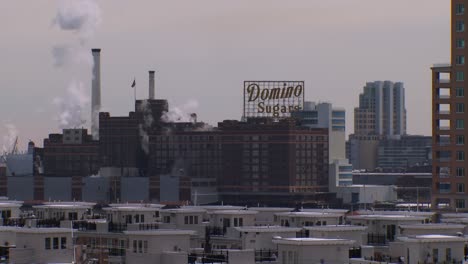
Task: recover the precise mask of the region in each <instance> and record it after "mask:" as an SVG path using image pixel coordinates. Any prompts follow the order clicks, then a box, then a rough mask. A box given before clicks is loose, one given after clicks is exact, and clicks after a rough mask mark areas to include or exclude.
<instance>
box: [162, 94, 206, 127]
mask: <svg viewBox="0 0 468 264" xmlns="http://www.w3.org/2000/svg"><path fill="white" fill-rule="evenodd" d="M197 108H198V101H196V100H193V99H191V100H189V101H187V103H185V104H183V105H181V106H177V107H173V108H171V109H169V111H168V112H165V113H164V114H163V115H162V117H161V121H163V122H166V123H174V122H194V118H193V116H192V114H193V113H194V112H195V111H193V110H195V109H197Z"/></svg>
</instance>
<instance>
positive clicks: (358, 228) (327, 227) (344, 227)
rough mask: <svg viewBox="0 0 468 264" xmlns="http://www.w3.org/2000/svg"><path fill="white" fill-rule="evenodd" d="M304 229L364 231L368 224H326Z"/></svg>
mask: <svg viewBox="0 0 468 264" xmlns="http://www.w3.org/2000/svg"><path fill="white" fill-rule="evenodd" d="M303 228H304V229H307V230H313V231H327V232H341V231H364V230H366V229H367V226H357V225H324V226H304V227H303Z"/></svg>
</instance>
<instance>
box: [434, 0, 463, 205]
mask: <svg viewBox="0 0 468 264" xmlns="http://www.w3.org/2000/svg"><path fill="white" fill-rule="evenodd" d="M465 5H466V3H465V2H464V1H462V0H452V1H451V9H450V10H451V47H450V48H451V63H450V64H435V65H434V66H433V67H432V68H431V69H432V156H433V165H432V174H433V181H432V182H433V185H432V205H433V208H437V209H448V210H459V211H466V210H467V208H468V204H467V196H466V194H467V191H468V190H467V189H466V186H467V184H468V180H467V179H468V178H467V175H466V171H467V169H468V165H467V162H466V153H468V147H467V146H468V145H467V144H466V143H465V137H467V127H466V126H465V123H466V122H467V117H466V113H465V111H466V110H465V105H466V104H467V99H466V98H467V97H465V86H466V85H465V82H466V78H467V77H468V68H467V67H466V65H465V56H466V54H467V50H466V47H465V42H466V39H467V36H468V35H467V33H466V26H465V24H466V22H467V13H466V11H465ZM465 76H467V77H465Z"/></svg>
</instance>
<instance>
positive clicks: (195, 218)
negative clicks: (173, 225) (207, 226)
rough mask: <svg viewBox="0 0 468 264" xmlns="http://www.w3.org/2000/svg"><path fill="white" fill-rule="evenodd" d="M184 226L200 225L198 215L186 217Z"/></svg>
mask: <svg viewBox="0 0 468 264" xmlns="http://www.w3.org/2000/svg"><path fill="white" fill-rule="evenodd" d="M184 224H186V225H198V215H190V216H189V215H186V216H185V217H184Z"/></svg>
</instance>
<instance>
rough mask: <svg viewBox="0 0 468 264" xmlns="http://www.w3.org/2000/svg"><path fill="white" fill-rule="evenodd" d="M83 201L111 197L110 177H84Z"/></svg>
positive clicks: (101, 199)
mask: <svg viewBox="0 0 468 264" xmlns="http://www.w3.org/2000/svg"><path fill="white" fill-rule="evenodd" d="M83 184H84V185H83V201H87V202H99V201H107V200H108V198H109V179H108V178H105V177H86V178H83Z"/></svg>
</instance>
